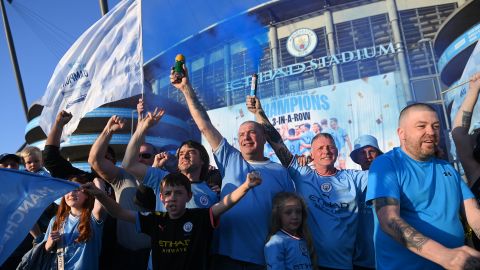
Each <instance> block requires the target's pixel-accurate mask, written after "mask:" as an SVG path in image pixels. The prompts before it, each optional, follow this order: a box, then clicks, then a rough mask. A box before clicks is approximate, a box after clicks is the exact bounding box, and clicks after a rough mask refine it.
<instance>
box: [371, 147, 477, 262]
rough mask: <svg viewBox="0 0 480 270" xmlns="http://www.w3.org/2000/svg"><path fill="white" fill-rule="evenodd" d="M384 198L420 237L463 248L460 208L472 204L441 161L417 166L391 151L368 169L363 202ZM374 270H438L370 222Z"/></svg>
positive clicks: (457, 178) (398, 150)
mask: <svg viewBox="0 0 480 270" xmlns="http://www.w3.org/2000/svg"><path fill="white" fill-rule="evenodd" d="M381 197H389V198H394V199H396V200H398V201H399V203H400V216H401V217H402V219H404V220H405V221H406V222H407V223H408V224H410V225H411V226H412V227H413V228H415V229H416V230H417V231H419V232H420V233H422V234H423V235H425V236H427V237H429V238H431V239H433V240H435V241H437V242H439V243H440V244H442V245H444V246H446V247H448V248H455V247H460V246H463V245H464V242H463V241H464V240H463V239H464V231H463V227H462V223H461V222H460V217H459V211H460V205H461V203H463V201H464V200H467V199H470V198H473V197H474V196H473V194H472V192H471V191H470V190H469V189H468V187H467V185H466V184H465V183H464V182H463V180H462V179H461V177H460V175H459V174H458V173H457V172H456V171H455V169H454V168H453V167H452V166H451V165H450V164H449V163H447V162H446V161H443V160H440V159H436V158H431V159H430V160H428V161H425V162H421V161H416V160H414V159H412V158H410V157H409V156H408V155H407V154H406V153H405V152H403V150H402V149H401V148H398V147H396V148H394V149H393V150H391V151H389V152H388V153H386V154H383V155H381V156H380V157H378V158H376V159H375V161H374V162H373V163H372V166H371V167H370V173H369V183H368V191H367V198H366V199H367V202H368V203H371V201H370V200H373V199H376V198H381ZM374 241H375V253H376V259H377V269H403V270H406V269H441V267H440V266H439V265H437V264H435V263H433V262H431V261H428V260H426V259H424V258H422V257H420V256H418V255H416V254H414V253H413V252H411V251H410V250H408V249H407V248H405V247H404V246H403V245H401V244H400V243H398V242H397V241H395V240H394V239H393V238H391V237H390V236H389V235H387V234H385V233H384V232H383V230H382V229H381V228H380V224H379V222H378V219H377V218H375V239H374Z"/></svg>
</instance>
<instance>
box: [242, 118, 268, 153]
mask: <svg viewBox="0 0 480 270" xmlns="http://www.w3.org/2000/svg"><path fill="white" fill-rule="evenodd" d="M238 143H239V145H240V152H242V155H243V156H244V158H245V159H247V160H261V159H262V158H263V148H264V145H265V136H264V132H263V129H262V128H261V126H260V125H258V124H256V123H254V122H245V123H243V124H242V125H241V126H240V128H239V129H238Z"/></svg>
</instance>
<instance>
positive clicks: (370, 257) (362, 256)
mask: <svg viewBox="0 0 480 270" xmlns="http://www.w3.org/2000/svg"><path fill="white" fill-rule="evenodd" d="M367 189H368V188H367ZM366 195H367V191H366V190H365V191H364V192H362V195H361V196H360V204H359V206H358V227H357V236H356V240H355V251H354V255H353V265H356V266H362V267H366V268H375V248H374V246H373V228H374V221H373V219H374V217H373V208H372V205H367V204H366V203H365V197H366Z"/></svg>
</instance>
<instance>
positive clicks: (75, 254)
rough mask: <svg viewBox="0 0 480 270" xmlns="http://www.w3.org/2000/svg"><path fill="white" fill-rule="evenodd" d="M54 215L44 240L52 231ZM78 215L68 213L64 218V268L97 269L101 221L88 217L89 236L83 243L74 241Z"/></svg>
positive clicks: (76, 235) (75, 269) (76, 234)
mask: <svg viewBox="0 0 480 270" xmlns="http://www.w3.org/2000/svg"><path fill="white" fill-rule="evenodd" d="M54 221H55V217H53V218H52V219H51V220H50V224H49V225H48V229H47V232H46V233H45V238H44V241H47V239H48V236H49V235H50V232H51V231H52V226H53V222H54ZM79 223H80V217H75V216H72V215H69V216H68V218H67V219H66V220H65V225H64V227H63V228H64V229H63V231H64V234H63V238H62V240H63V242H64V243H65V246H66V247H65V251H64V260H65V270H82V269H92V270H95V269H98V258H99V256H100V251H101V249H102V233H103V222H102V221H98V220H96V219H95V218H94V217H93V216H91V219H90V226H91V228H92V236H91V238H90V239H89V240H88V241H86V242H83V243H76V242H75V239H77V237H78V235H79V232H78V225H79Z"/></svg>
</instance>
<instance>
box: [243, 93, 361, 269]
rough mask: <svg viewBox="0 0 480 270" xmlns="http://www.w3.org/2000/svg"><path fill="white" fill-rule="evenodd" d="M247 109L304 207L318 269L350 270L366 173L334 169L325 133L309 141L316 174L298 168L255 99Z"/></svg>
mask: <svg viewBox="0 0 480 270" xmlns="http://www.w3.org/2000/svg"><path fill="white" fill-rule="evenodd" d="M247 108H248V110H249V111H250V112H252V113H253V114H255V117H256V120H257V122H258V123H259V124H261V125H262V126H263V128H264V129H265V133H266V136H267V140H268V143H270V145H271V146H272V148H273V149H274V150H275V153H276V154H277V156H278V158H279V159H280V161H281V162H282V164H283V166H284V167H286V168H287V169H288V172H289V174H290V176H291V177H292V179H293V181H294V182H295V187H296V189H297V192H298V193H299V194H300V195H301V196H302V197H303V198H304V200H305V202H306V203H307V206H308V211H309V218H308V225H309V227H310V231H311V232H312V234H313V235H312V236H313V242H314V246H315V251H316V254H317V263H318V265H319V267H320V269H332V268H333V269H352V259H353V251H354V244H355V235H356V229H357V222H358V205H359V198H360V195H361V193H362V191H363V190H364V189H365V187H366V184H367V173H366V172H362V171H357V170H337V169H336V168H335V166H334V164H335V161H336V159H337V154H338V152H337V148H336V146H335V142H334V138H333V137H332V135H330V134H328V133H319V134H317V135H315V137H314V138H313V139H312V142H311V157H312V158H313V163H314V165H315V170H313V169H311V168H310V167H308V166H301V165H300V164H299V162H298V161H297V158H296V157H295V156H294V155H293V154H292V153H291V152H290V151H289V150H288V148H287V147H286V146H285V144H284V143H283V141H282V139H281V137H280V134H279V133H278V132H277V131H276V130H275V128H274V127H273V126H272V124H271V123H270V122H269V120H268V118H267V116H266V115H265V112H264V111H263V109H262V107H261V104H260V101H259V100H258V98H256V97H251V96H249V97H247Z"/></svg>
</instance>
